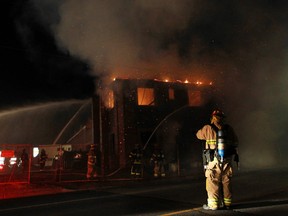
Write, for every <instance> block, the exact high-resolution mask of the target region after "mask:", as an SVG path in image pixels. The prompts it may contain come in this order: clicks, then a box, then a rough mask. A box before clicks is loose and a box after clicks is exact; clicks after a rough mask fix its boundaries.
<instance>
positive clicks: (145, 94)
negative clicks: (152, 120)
mask: <svg viewBox="0 0 288 216" xmlns="http://www.w3.org/2000/svg"><path fill="white" fill-rule="evenodd" d="M137 96H138V105H139V106H154V105H155V101H154V100H155V97H154V89H153V88H137Z"/></svg>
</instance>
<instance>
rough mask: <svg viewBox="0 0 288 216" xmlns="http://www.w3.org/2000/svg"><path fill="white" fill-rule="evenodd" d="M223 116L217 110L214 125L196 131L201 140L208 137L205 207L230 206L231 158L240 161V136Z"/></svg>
mask: <svg viewBox="0 0 288 216" xmlns="http://www.w3.org/2000/svg"><path fill="white" fill-rule="evenodd" d="M224 119H225V115H224V113H223V112H222V111H220V110H215V111H213V113H212V116H211V124H207V125H205V126H203V128H202V129H200V130H199V131H198V132H197V133H196V136H197V138H198V139H200V140H206V143H205V149H204V151H203V155H204V156H205V157H204V158H205V159H206V162H207V163H206V164H204V168H205V177H206V191H207V195H208V199H207V204H204V205H203V209H205V210H217V209H219V208H224V209H230V208H231V203H232V192H231V178H232V161H233V159H234V161H236V162H237V163H238V162H239V158H238V153H237V146H238V138H237V136H236V134H235V132H234V130H233V128H232V127H231V126H230V125H228V124H225V122H224Z"/></svg>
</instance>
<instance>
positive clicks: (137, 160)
mask: <svg viewBox="0 0 288 216" xmlns="http://www.w3.org/2000/svg"><path fill="white" fill-rule="evenodd" d="M129 158H130V161H131V172H130V174H131V176H132V177H133V178H136V179H137V178H141V177H143V149H142V147H141V146H140V145H139V144H136V145H135V148H134V149H133V150H132V151H131V152H130V154H129ZM150 164H151V166H152V167H153V176H154V177H155V178H160V177H165V176H166V174H165V155H164V153H163V150H162V149H161V147H160V146H159V145H155V146H154V150H153V153H152V156H151V158H150Z"/></svg>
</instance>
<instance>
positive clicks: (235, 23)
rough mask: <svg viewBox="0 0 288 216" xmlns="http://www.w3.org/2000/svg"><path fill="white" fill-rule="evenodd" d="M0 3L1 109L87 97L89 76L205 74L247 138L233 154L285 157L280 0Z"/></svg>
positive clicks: (286, 45)
mask: <svg viewBox="0 0 288 216" xmlns="http://www.w3.org/2000/svg"><path fill="white" fill-rule="evenodd" d="M1 10H2V11H1V16H3V17H2V18H1V21H0V22H1V28H2V29H1V42H0V50H1V56H2V57H1V65H0V70H1V80H0V106H1V107H5V106H14V105H18V104H25V103H33V102H37V101H49V100H65V99H68V98H86V97H90V96H91V95H92V94H93V93H94V91H95V83H96V82H97V81H98V80H99V79H98V78H100V80H102V83H103V84H105V83H106V82H107V81H110V80H111V79H112V78H114V77H120V78H157V79H170V80H185V79H188V80H189V81H191V82H195V81H203V82H206V83H208V82H211V81H212V82H213V83H214V85H215V87H217V88H218V89H219V92H220V93H221V94H220V95H221V97H222V99H223V101H224V107H223V109H224V111H225V112H226V114H227V116H228V117H229V118H228V119H229V121H230V122H231V123H232V124H233V125H235V127H236V131H238V134H239V137H240V138H241V139H240V140H241V142H242V145H244V146H245V145H249V146H250V149H249V151H248V150H247V151H243V153H242V155H244V156H245V157H246V159H247V160H251V163H255V164H260V163H267V164H269V163H273V162H274V159H275V157H283V158H284V154H283V153H282V152H283V151H284V150H285V151H287V147H286V145H284V143H287V142H288V138H287V136H286V133H287V125H288V124H287V123H288V115H287V114H286V112H287V110H288V99H287V98H288V97H287V86H288V85H287V84H288V73H287V66H288V65H287V62H288V58H287V57H288V55H287V54H288V52H287V50H288V13H287V12H288V1H286V0H241V1H236V0H227V1H213V0H157V1H155V0H154V1H152V0H121V1H119V0H110V1H101V0H85V1H79V0H13V1H11V0H2V1H1ZM259 149H261V154H262V156H263V157H261V158H259V159H257V160H258V161H256V162H255V158H253V152H255V151H259ZM279 155H280V156H279ZM252 158H253V159H252ZM263 158H265V160H266V161H265V162H263ZM253 160H254V161H253Z"/></svg>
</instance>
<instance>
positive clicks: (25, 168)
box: [21, 149, 29, 173]
mask: <svg viewBox="0 0 288 216" xmlns="http://www.w3.org/2000/svg"><path fill="white" fill-rule="evenodd" d="M21 163H22V172H23V173H25V172H27V171H28V168H29V156H28V154H27V152H26V149H23V150H22V154H21Z"/></svg>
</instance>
